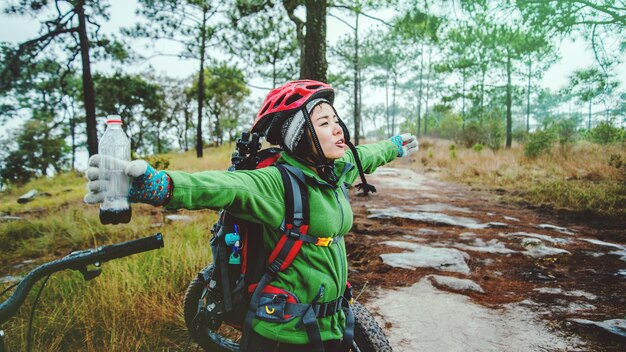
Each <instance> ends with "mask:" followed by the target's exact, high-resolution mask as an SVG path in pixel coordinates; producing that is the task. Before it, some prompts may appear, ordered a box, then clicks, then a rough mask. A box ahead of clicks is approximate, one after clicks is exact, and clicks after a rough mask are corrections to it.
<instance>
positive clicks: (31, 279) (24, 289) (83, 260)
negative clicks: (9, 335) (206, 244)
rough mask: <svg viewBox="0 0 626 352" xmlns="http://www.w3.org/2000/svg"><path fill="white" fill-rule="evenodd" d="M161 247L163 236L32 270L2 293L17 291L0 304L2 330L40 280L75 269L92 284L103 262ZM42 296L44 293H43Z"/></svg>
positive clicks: (0, 349) (0, 340)
mask: <svg viewBox="0 0 626 352" xmlns="http://www.w3.org/2000/svg"><path fill="white" fill-rule="evenodd" d="M162 247H163V236H162V235H161V233H156V234H154V235H152V236H148V237H145V238H140V239H137V240H131V241H126V242H122V243H117V244H111V245H106V246H101V247H97V248H93V249H87V250H82V251H76V252H72V253H70V254H68V255H67V256H65V257H63V258H61V259H57V260H53V261H51V262H47V263H44V264H42V265H40V266H38V267H36V268H35V269H33V270H31V271H30V272H29V273H28V274H27V275H26V276H25V277H24V278H23V279H22V280H21V281H20V282H19V283H17V284H15V285H13V286H10V287H8V288H7V289H5V290H4V292H2V294H0V296H1V295H3V294H4V293H6V292H7V291H8V290H10V289H12V288H13V287H15V291H14V292H13V294H12V295H11V296H9V298H8V299H7V300H6V301H4V302H2V303H1V304H0V328H1V327H2V325H3V324H4V323H6V322H7V321H8V320H9V319H10V318H11V317H13V316H14V315H15V314H16V313H17V310H18V309H19V308H20V306H22V304H24V301H25V300H26V296H28V293H29V292H30V290H31V289H32V288H33V285H34V284H35V283H36V282H37V281H39V280H40V279H42V278H44V277H49V276H50V275H52V274H53V273H55V272H58V271H62V270H67V269H72V270H77V271H80V273H81V274H83V278H84V279H85V280H86V281H89V280H92V279H94V278H96V277H97V276H98V275H100V273H101V270H100V268H99V267H100V266H101V265H102V263H104V262H107V261H110V260H113V259H119V258H123V257H127V256H129V255H133V254H138V253H141V252H146V251H150V250H154V249H158V248H162ZM89 265H93V266H95V267H96V269H88V268H87V267H88V266H89ZM44 284H45V282H44ZM42 288H43V286H42ZM39 293H41V289H40V291H39ZM38 299H39V295H37V298H36V299H35V304H33V307H34V306H35V305H36V303H37V300H38ZM29 330H30V329H29ZM29 336H30V333H29ZM28 340H30V337H29V338H28ZM27 349H28V348H27ZM0 352H5V345H4V334H3V332H2V330H1V329H0Z"/></svg>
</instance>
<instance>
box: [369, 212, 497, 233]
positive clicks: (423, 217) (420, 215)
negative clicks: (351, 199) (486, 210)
mask: <svg viewBox="0 0 626 352" xmlns="http://www.w3.org/2000/svg"><path fill="white" fill-rule="evenodd" d="M367 211H368V212H369V213H370V214H371V215H369V216H368V217H367V218H368V219H392V218H405V219H410V220H415V221H421V222H425V223H429V224H433V225H451V226H459V227H465V228H468V229H484V228H487V227H489V225H487V224H481V223H479V222H478V221H476V220H474V219H472V218H468V217H463V216H452V215H446V214H440V213H431V212H426V211H415V212H406V211H402V210H400V209H399V208H395V207H392V208H386V209H368V210H367Z"/></svg>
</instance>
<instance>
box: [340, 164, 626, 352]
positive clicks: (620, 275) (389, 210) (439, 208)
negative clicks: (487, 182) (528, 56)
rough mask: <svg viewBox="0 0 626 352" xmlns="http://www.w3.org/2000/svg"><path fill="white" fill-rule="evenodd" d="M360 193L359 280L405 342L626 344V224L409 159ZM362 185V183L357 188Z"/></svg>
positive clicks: (509, 347)
mask: <svg viewBox="0 0 626 352" xmlns="http://www.w3.org/2000/svg"><path fill="white" fill-rule="evenodd" d="M395 165H396V166H399V168H379V169H378V171H377V172H376V173H375V174H373V175H371V176H370V177H368V182H370V183H372V184H374V185H375V186H376V187H377V189H378V192H377V193H375V194H374V195H371V196H369V197H359V196H356V194H352V195H351V201H352V207H353V210H354V215H355V219H354V226H353V228H352V232H351V233H350V234H349V235H348V236H347V237H346V245H347V249H348V258H349V260H350V264H351V266H350V280H351V282H352V283H353V285H354V286H355V288H356V293H357V294H360V297H359V299H360V300H361V301H364V302H365V304H366V305H367V306H368V307H369V308H370V310H372V311H373V312H375V314H376V315H377V317H378V318H379V321H380V323H381V325H382V326H384V327H385V331H386V333H387V335H388V337H389V339H390V341H391V343H392V345H393V347H394V350H397V351H505V350H506V351H625V350H626V320H625V318H626V230H624V229H623V228H622V229H619V228H618V229H615V228H613V229H600V228H597V227H596V228H594V227H588V226H586V225H585V224H584V223H582V221H581V222H579V221H577V219H569V220H568V221H563V220H562V219H560V220H559V219H556V218H554V217H550V216H549V215H546V214H542V213H540V212H538V211H534V210H531V209H525V208H523V207H520V206H518V205H515V204H506V203H503V202H500V201H498V200H497V199H496V198H497V197H496V196H495V195H494V194H490V193H487V192H481V191H473V190H471V189H470V188H468V187H463V186H458V185H451V184H447V183H443V182H441V181H437V180H435V179H434V178H429V177H425V176H424V175H421V174H418V173H415V172H413V171H411V170H409V169H404V168H402V166H401V165H399V164H395ZM352 192H354V191H352Z"/></svg>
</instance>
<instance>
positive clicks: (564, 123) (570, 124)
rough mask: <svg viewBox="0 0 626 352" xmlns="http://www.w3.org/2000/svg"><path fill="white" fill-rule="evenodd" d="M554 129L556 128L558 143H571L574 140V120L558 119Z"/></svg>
mask: <svg viewBox="0 0 626 352" xmlns="http://www.w3.org/2000/svg"><path fill="white" fill-rule="evenodd" d="M554 129H555V130H556V134H557V136H558V139H559V144H561V145H562V146H563V145H567V144H571V143H573V142H574V141H575V140H576V120H574V119H565V120H560V121H558V122H557V123H556V124H555V125H554Z"/></svg>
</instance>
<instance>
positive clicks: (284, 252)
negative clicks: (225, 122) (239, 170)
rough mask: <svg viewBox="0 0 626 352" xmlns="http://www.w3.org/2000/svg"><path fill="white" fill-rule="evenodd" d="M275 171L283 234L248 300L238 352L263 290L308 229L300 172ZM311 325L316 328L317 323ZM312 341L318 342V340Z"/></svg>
mask: <svg viewBox="0 0 626 352" xmlns="http://www.w3.org/2000/svg"><path fill="white" fill-rule="evenodd" d="M276 168H277V169H278V171H279V172H280V175H281V177H282V179H283V185H284V187H285V233H284V234H283V235H282V236H281V238H280V240H279V241H278V243H277V244H276V247H275V248H274V250H273V251H272V253H271V254H270V257H269V260H268V266H267V268H266V270H265V274H263V277H261V280H259V283H258V285H257V286H256V289H255V290H254V293H252V297H251V298H250V304H249V305H248V312H247V313H246V318H245V320H244V325H243V335H242V338H241V345H240V346H241V350H242V351H247V350H248V347H249V343H250V335H251V333H252V321H253V320H254V316H255V315H256V310H257V307H258V306H259V301H260V298H261V293H262V292H263V289H264V288H265V287H266V286H267V285H268V284H269V283H270V282H271V281H272V280H273V279H274V278H275V277H276V275H277V274H278V272H279V271H283V270H285V269H287V268H288V267H289V265H291V263H292V262H293V260H294V258H295V257H296V255H298V253H299V252H300V248H301V247H302V244H303V243H304V242H303V241H302V240H301V239H300V236H301V235H306V233H307V231H308V229H309V219H310V218H309V197H308V193H307V189H306V185H305V184H304V183H303V182H302V181H300V179H302V180H304V174H303V172H302V170H300V169H298V168H295V167H290V166H286V165H282V164H278V165H276ZM298 176H300V177H298ZM315 324H316V325H317V322H315ZM318 334H319V330H318ZM315 339H318V336H316V338H315ZM319 341H321V338H319Z"/></svg>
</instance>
